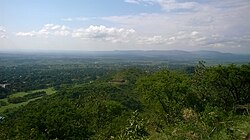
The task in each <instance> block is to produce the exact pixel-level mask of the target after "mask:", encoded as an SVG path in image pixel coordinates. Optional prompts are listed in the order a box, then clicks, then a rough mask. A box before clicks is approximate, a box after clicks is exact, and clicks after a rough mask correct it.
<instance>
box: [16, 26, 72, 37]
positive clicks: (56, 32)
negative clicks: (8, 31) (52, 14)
mask: <svg viewBox="0 0 250 140" xmlns="http://www.w3.org/2000/svg"><path fill="white" fill-rule="evenodd" d="M69 29H70V28H68V27H66V26H64V25H54V24H46V25H44V26H43V27H42V28H41V29H40V30H38V31H31V32H18V33H16V36H20V37H35V36H39V37H48V36H50V35H52V36H68V35H70V31H69Z"/></svg>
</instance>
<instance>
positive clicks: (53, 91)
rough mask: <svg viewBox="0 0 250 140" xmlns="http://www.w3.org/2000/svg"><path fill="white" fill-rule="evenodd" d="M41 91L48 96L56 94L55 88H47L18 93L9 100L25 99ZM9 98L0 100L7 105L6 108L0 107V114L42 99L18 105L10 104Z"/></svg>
mask: <svg viewBox="0 0 250 140" xmlns="http://www.w3.org/2000/svg"><path fill="white" fill-rule="evenodd" d="M39 91H45V92H46V94H47V95H52V94H54V93H56V91H55V90H54V89H53V88H47V89H38V90H32V91H28V92H17V93H15V94H12V95H10V96H9V97H8V98H17V97H23V96H25V95H28V94H33V93H36V92H39ZM8 98H4V99H0V101H3V102H6V103H7V105H6V106H2V107H0V113H1V112H4V111H5V110H6V109H12V108H16V107H20V106H24V105H27V104H28V103H29V102H31V101H35V100H37V99H40V98H42V97H38V98H33V99H30V100H28V101H26V102H22V103H18V104H12V103H9V102H8Z"/></svg>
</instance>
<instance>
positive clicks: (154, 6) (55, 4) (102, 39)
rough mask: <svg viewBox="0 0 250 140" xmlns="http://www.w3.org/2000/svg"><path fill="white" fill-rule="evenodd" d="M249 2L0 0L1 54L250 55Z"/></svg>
mask: <svg viewBox="0 0 250 140" xmlns="http://www.w3.org/2000/svg"><path fill="white" fill-rule="evenodd" d="M249 12H250V1H249V0H220V1H217V0H0V51H5V50H10V51H11V50H83V51H84V50H88V51H95V50H98V51H101V50H173V49H174V50H189V51H193V50H216V51H223V52H235V53H249V52H250V45H249V44H250V15H249V14H248V13H249Z"/></svg>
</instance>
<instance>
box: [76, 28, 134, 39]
mask: <svg viewBox="0 0 250 140" xmlns="http://www.w3.org/2000/svg"><path fill="white" fill-rule="evenodd" d="M134 33H135V30H133V29H124V28H114V27H110V28H108V27H106V26H103V25H100V26H93V25H91V26H89V27H88V28H86V29H84V28H80V29H76V30H75V31H74V32H73V34H72V36H73V37H76V38H81V39H97V40H105V41H111V42H113V43H116V42H128V41H130V39H131V37H132V36H133V35H134Z"/></svg>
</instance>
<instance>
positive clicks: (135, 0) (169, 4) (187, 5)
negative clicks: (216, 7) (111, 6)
mask: <svg viewBox="0 0 250 140" xmlns="http://www.w3.org/2000/svg"><path fill="white" fill-rule="evenodd" d="M124 2H127V3H132V4H144V5H145V4H148V5H152V4H157V5H159V6H161V8H162V9H163V10H166V11H172V10H178V9H189V10H194V9H196V8H197V7H198V6H199V3H197V2H195V1H184V2H179V1H177V0H124Z"/></svg>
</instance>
